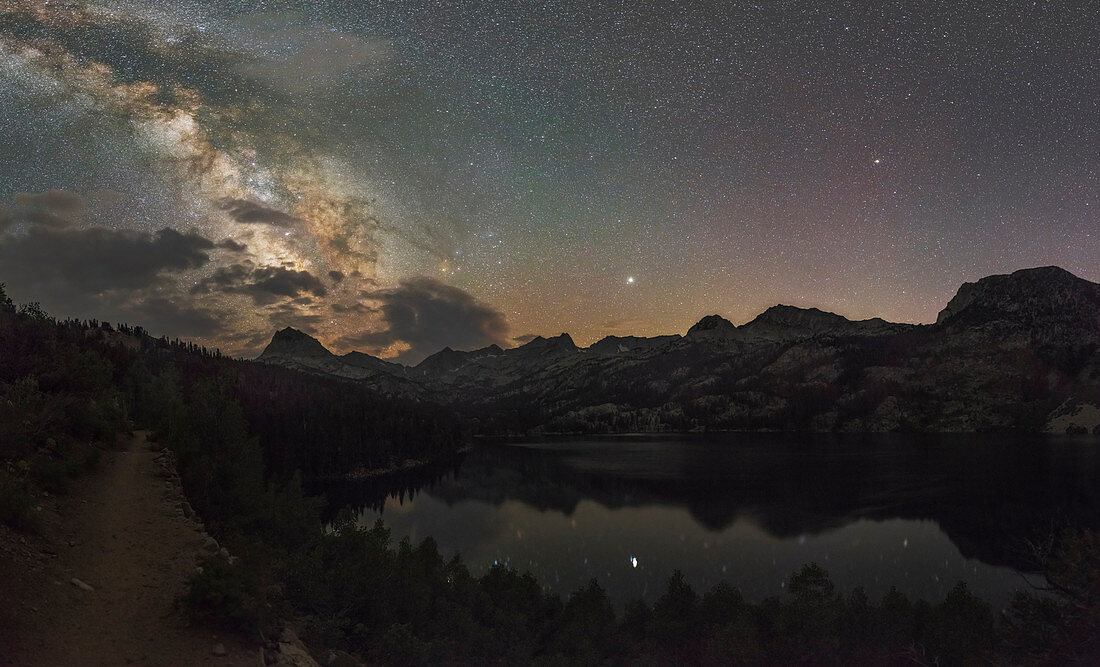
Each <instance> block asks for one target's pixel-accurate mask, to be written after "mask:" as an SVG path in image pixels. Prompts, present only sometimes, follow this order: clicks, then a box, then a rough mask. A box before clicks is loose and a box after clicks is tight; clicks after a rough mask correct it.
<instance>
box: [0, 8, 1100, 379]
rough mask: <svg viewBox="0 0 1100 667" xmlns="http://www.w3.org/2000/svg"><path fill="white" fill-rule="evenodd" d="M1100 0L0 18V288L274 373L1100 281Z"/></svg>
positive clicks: (39, 13)
mask: <svg viewBox="0 0 1100 667" xmlns="http://www.w3.org/2000/svg"><path fill="white" fill-rule="evenodd" d="M1097 44H1100V3H1096V2H1085V1H1081V2H1012V1H1009V0H1006V1H1003V2H988V3H985V2H968V3H960V2H956V1H954V0H952V1H943V2H939V1H935V0H931V1H927V2H896V1H895V2H891V1H886V2H839V1H838V2H794V1H783V2H703V1H697V2H690V1H683V2H673V1H665V2H650V1H644V0H631V1H624V0H616V1H606V2H603V1H599V0H594V1H591V2H563V1H558V2H554V1H539V2H442V1H434V2H414V1H410V0H390V1H385V2H381V1H379V2H374V1H370V0H364V1H363V2H346V1H344V0H310V1H308V2H306V1H291V0H284V1H257V0H248V1H239V0H220V1H218V2H213V1H210V2H201V1H197V0H87V1H75V2H47V1H46V0H0V281H2V282H4V283H6V284H7V291H8V292H9V294H10V295H11V296H12V297H13V298H14V299H15V300H16V301H32V300H33V301H40V302H41V303H42V306H43V307H44V308H45V309H46V310H47V311H48V312H50V313H51V314H54V315H57V316H61V317H68V316H74V317H81V318H90V317H95V318H99V319H104V320H108V321H112V322H115V321H126V322H129V323H133V324H141V325H143V326H145V327H146V328H147V329H149V330H150V331H151V332H153V333H154V334H158V335H159V334H168V335H170V336H179V337H182V338H187V339H191V340H196V341H198V342H201V343H203V344H207V345H209V346H212V347H220V348H221V349H222V350H223V351H226V352H229V353H232V354H239V355H254V354H256V353H257V352H259V350H260V349H262V347H263V345H264V344H265V343H266V341H267V340H268V339H269V338H270V336H271V333H272V332H273V331H274V330H275V329H277V328H281V327H283V326H294V327H297V328H299V329H302V330H305V331H308V332H310V333H312V334H314V335H316V336H317V337H318V338H319V339H320V340H321V341H322V342H323V343H325V344H326V345H327V346H329V347H330V349H333V350H334V351H337V352H345V351H348V350H352V349H358V350H361V351H364V352H368V353H371V354H375V355H379V356H384V357H387V358H391V359H396V360H398V361H402V362H406V363H415V362H416V361H418V360H419V359H421V358H423V357H424V356H425V355H427V354H430V353H432V352H435V351H436V350H438V349H440V348H441V347H443V346H444V345H450V346H452V347H454V348H456V349H473V348H476V347H480V346H483V345H488V344H490V343H498V344H501V345H504V346H508V345H515V344H517V343H519V342H522V341H524V340H527V339H529V338H530V337H532V336H534V335H556V334H557V333H560V332H562V331H567V332H569V333H571V334H572V335H573V337H574V339H575V340H576V341H577V343H578V344H581V345H584V344H588V343H591V342H594V341H595V340H598V339H599V338H601V337H603V336H605V335H609V334H615V335H628V334H633V335H657V334H665V333H682V332H684V331H685V330H686V329H687V328H688V327H689V326H691V325H692V324H693V323H694V322H695V321H697V320H698V319H699V318H700V317H701V316H703V315H707V314H711V313H719V314H722V315H724V316H725V317H727V318H729V319H731V320H732V321H734V322H735V323H740V322H744V321H747V320H749V319H751V318H752V317H754V316H755V315H756V314H758V313H759V312H761V311H762V310H764V309H765V308H767V307H768V306H770V305H774V304H776V303H787V304H791V305H797V306H816V307H819V308H822V309H825V310H829V311H833V312H837V313H840V314H842V315H845V316H847V317H850V318H853V319H857V318H866V317H875V316H880V317H884V318H886V319H889V320H893V321H905V322H929V321H933V320H934V319H935V316H936V313H937V312H938V311H939V310H940V309H941V308H942V307H943V306H944V305H945V304H946V302H947V300H948V299H950V297H951V296H952V295H953V294H954V291H955V290H956V289H957V288H958V286H959V284H961V283H962V282H963V281H967V280H975V279H977V278H979V277H982V276H984V275H988V274H991V273H1003V272H1008V271H1012V270H1015V269H1019V268H1025V267H1031V266H1039V265H1048V264H1056V265H1059V266H1062V267H1064V268H1066V269H1068V270H1070V271H1072V272H1074V273H1076V274H1077V275H1079V276H1081V277H1084V278H1087V279H1090V280H1094V281H1097V280H1100V216H1098V214H1097V209H1098V208H1100V201H1098V191H1100V190H1098V179H1097V167H1098V162H1100V136H1098V135H1100V122H1098V120H1100V52H1098V47H1097Z"/></svg>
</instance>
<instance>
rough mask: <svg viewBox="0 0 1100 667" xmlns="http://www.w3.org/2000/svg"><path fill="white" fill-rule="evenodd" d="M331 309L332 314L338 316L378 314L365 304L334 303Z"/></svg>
mask: <svg viewBox="0 0 1100 667" xmlns="http://www.w3.org/2000/svg"><path fill="white" fill-rule="evenodd" d="M331 308H332V312H334V313H339V314H343V313H356V314H359V315H363V314H366V313H377V312H378V310H377V309H375V308H371V307H370V306H368V305H367V304H365V303H352V304H343V303H334V304H332V306H331Z"/></svg>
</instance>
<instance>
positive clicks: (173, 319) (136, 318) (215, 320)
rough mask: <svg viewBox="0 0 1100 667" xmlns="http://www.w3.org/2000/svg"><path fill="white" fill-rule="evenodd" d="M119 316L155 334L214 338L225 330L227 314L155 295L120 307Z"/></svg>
mask: <svg viewBox="0 0 1100 667" xmlns="http://www.w3.org/2000/svg"><path fill="white" fill-rule="evenodd" d="M120 318H121V319H124V320H126V321H127V322H128V323H130V324H140V325H141V326H142V327H144V328H145V329H146V330H147V331H149V332H150V333H151V334H153V335H154V336H156V335H165V336H171V337H173V338H174V337H177V336H178V337H180V338H194V337H197V338H211V337H213V336H217V335H218V334H220V333H222V332H223V331H225V324H224V320H225V317H224V314H222V313H217V312H215V311H213V310H210V309H208V308H203V307H201V306H193V305H187V304H182V303H180V300H179V299H167V298H164V297H152V298H148V299H145V300H143V301H137V302H135V303H134V304H132V305H129V306H126V307H124V308H122V309H120Z"/></svg>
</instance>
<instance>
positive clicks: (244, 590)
mask: <svg viewBox="0 0 1100 667" xmlns="http://www.w3.org/2000/svg"><path fill="white" fill-rule="evenodd" d="M272 592H273V591H270V590H267V591H265V590H263V589H262V588H261V586H260V580H259V576H258V574H257V572H256V569H255V568H253V567H247V566H245V565H240V566H238V565H237V564H230V563H229V562H227V561H226V560H224V559H223V558H220V557H217V556H206V557H204V558H203V559H202V561H201V564H200V570H199V571H197V572H196V573H195V574H193V575H192V576H191V578H190V579H189V580H188V591H187V593H186V595H184V597H183V602H184V605H185V606H186V608H187V611H188V613H189V615H190V616H191V617H192V618H193V619H196V620H200V621H205V622H210V623H213V624H214V625H217V626H221V627H225V628H229V629H232V630H243V631H247V632H263V631H264V630H268V629H269V628H268V626H269V625H270V624H271V621H272V620H273V619H274V616H275V615H274V605H273V604H272V602H271V600H269V599H268V598H269V595H270V594H271V593H272Z"/></svg>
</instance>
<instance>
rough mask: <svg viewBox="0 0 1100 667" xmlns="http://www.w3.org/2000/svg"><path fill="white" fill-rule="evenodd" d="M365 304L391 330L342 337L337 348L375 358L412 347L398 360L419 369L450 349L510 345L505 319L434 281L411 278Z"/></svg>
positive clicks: (371, 294) (376, 292)
mask: <svg viewBox="0 0 1100 667" xmlns="http://www.w3.org/2000/svg"><path fill="white" fill-rule="evenodd" d="M364 298H365V299H367V300H369V301H372V302H375V303H377V304H378V308H377V310H378V312H380V313H381V314H382V321H383V323H384V324H385V325H386V326H387V328H386V329H385V330H384V331H373V332H367V333H363V334H359V335H353V336H344V337H343V338H341V339H340V340H338V341H337V344H338V345H340V346H342V347H358V348H366V351H368V352H374V353H376V354H377V353H379V352H381V351H382V350H385V349H386V348H389V347H390V346H392V345H395V344H404V345H408V346H409V348H408V349H407V350H405V351H404V352H402V353H401V354H400V355H399V356H398V357H397V360H398V361H400V362H402V363H417V362H419V361H420V360H421V359H423V358H424V357H426V356H428V355H429V354H432V353H434V352H437V351H438V350H440V349H442V348H443V347H446V346H450V347H453V348H455V349H459V350H473V349H477V348H481V347H485V346H486V345H491V344H493V343H496V344H499V345H508V340H509V338H508V321H507V320H506V319H505V317H504V314H503V313H501V312H500V311H498V310H497V309H495V308H493V307H492V306H490V305H488V304H486V303H483V302H481V301H478V300H477V299H475V298H474V297H473V296H471V295H470V294H469V293H467V292H465V291H463V290H461V289H459V288H457V287H452V286H450V285H447V284H445V283H442V282H440V281H438V280H436V279H434V278H429V277H427V276H419V277H415V278H410V279H408V280H404V281H402V282H401V283H400V284H398V285H397V286H396V287H392V288H387V289H378V290H374V291H371V292H366V293H364Z"/></svg>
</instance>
